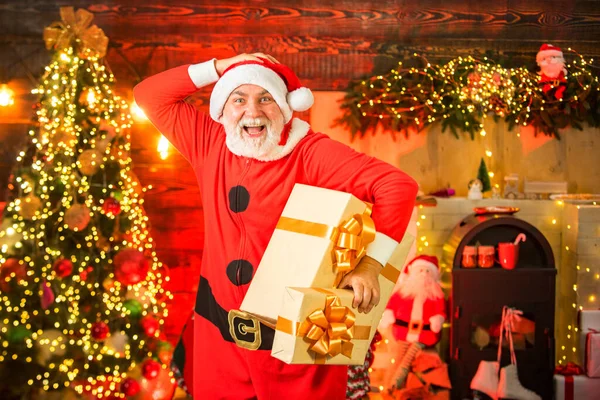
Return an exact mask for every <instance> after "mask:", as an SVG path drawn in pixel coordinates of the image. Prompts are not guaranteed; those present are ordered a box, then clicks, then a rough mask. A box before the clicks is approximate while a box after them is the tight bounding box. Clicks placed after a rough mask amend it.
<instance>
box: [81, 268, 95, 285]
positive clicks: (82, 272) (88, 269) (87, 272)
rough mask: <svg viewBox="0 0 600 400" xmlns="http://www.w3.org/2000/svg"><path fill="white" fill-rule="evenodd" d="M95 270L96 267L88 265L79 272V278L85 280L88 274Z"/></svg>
mask: <svg viewBox="0 0 600 400" xmlns="http://www.w3.org/2000/svg"><path fill="white" fill-rule="evenodd" d="M93 270H94V267H87V268H86V269H84V270H83V271H81V272H80V273H79V279H81V280H82V281H83V282H85V281H86V280H87V278H88V274H89V273H90V272H92V271H93Z"/></svg>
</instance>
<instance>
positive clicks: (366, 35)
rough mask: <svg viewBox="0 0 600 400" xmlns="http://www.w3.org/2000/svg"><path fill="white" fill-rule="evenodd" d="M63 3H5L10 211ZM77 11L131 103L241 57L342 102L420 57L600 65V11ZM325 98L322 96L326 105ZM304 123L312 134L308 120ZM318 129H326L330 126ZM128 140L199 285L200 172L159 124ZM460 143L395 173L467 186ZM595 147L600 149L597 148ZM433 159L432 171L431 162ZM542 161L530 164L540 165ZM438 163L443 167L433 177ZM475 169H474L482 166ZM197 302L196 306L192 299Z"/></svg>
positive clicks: (155, 208) (0, 38)
mask: <svg viewBox="0 0 600 400" xmlns="http://www.w3.org/2000/svg"><path fill="white" fill-rule="evenodd" d="M60 5H63V2H59V1H45V2H39V1H29V0H25V1H24V0H4V1H3V2H2V3H1V4H0V79H8V80H10V81H11V87H15V88H17V104H16V105H15V106H14V107H12V108H11V109H9V110H6V109H5V110H0V199H2V198H4V197H5V190H4V189H5V186H6V180H7V177H8V174H9V170H10V167H11V165H12V163H13V160H14V159H15V156H16V153H17V152H18V151H19V149H20V148H21V146H22V144H23V143H24V140H25V139H24V138H25V135H26V132H27V122H28V121H29V119H30V118H31V105H32V103H33V101H34V100H35V99H34V98H33V97H32V96H31V95H29V94H27V93H28V91H29V90H30V89H31V88H32V87H33V86H34V83H33V82H34V80H35V78H36V77H39V75H40V72H41V70H42V69H43V67H44V65H46V64H47V63H48V60H49V57H48V53H47V51H46V50H45V49H44V45H43V43H42V32H43V28H44V27H45V26H47V25H49V24H50V23H51V22H53V21H56V20H58V19H59V11H58V10H59V6H60ZM69 5H72V6H74V7H76V8H85V9H87V10H89V11H91V12H93V13H94V14H95V19H94V23H96V24H97V25H98V26H100V27H101V28H102V29H103V30H104V31H105V33H106V34H107V36H108V37H109V39H110V48H109V51H108V54H107V61H108V62H109V64H110V66H111V69H112V70H113V72H114V74H115V75H116V77H117V79H118V82H119V91H120V93H121V94H122V95H123V96H125V97H127V98H131V88H132V87H133V85H135V83H136V82H138V81H139V80H140V79H142V78H144V77H146V76H149V75H151V74H154V73H157V72H160V71H162V70H165V69H167V68H170V67H174V66H177V65H181V64H186V63H191V62H199V61H203V60H206V59H210V58H212V57H216V58H224V57H230V56H233V55H235V54H238V53H240V52H255V51H263V52H266V53H270V54H272V55H274V56H275V57H276V58H278V59H279V60H280V61H282V62H284V63H286V64H288V65H290V66H291V67H292V68H293V69H294V70H295V71H296V72H297V73H298V75H299V76H300V77H301V78H302V79H303V81H304V83H305V84H306V85H307V86H308V87H310V88H312V89H313V90H315V91H317V92H318V91H324V92H327V91H336V90H337V91H340V90H343V89H344V88H345V87H346V85H347V83H348V81H349V80H351V79H356V78H360V77H362V76H364V75H370V74H376V73H384V72H386V71H387V70H389V68H391V67H392V66H394V65H396V63H397V61H398V60H400V59H402V58H403V57H405V56H408V55H410V54H412V53H413V52H414V51H418V52H421V53H425V54H428V55H429V57H430V58H431V59H432V60H441V59H449V58H453V57H455V56H457V55H466V54H474V53H475V54H476V53H478V52H484V51H486V50H493V51H498V52H501V53H504V54H507V55H514V56H517V57H521V59H522V62H523V63H524V64H526V65H527V66H529V67H531V68H534V67H535V64H534V59H535V57H533V56H534V55H535V53H536V51H537V49H538V48H539V46H540V45H541V44H542V43H546V42H550V43H552V44H555V45H558V46H562V47H569V46H570V47H574V48H576V49H577V50H578V51H579V52H580V53H582V54H584V55H587V56H596V58H598V56H600V45H599V44H598V40H597V38H598V37H600V1H598V0H587V1H582V0H579V1H578V0H505V1H489V0H487V1H483V0H447V1H441V0H421V1H414V0H399V1H384V2H382V1H363V0H361V1H358V0H293V1H292V0H279V1H276V0H274V1H246V2H239V1H233V0H221V1H218V2H217V1H214V2H190V1H188V2H183V1H177V0H169V1H166V0H143V1H142V0H124V1H98V0H94V1H92V0H81V1H80V0H76V1H71V2H69ZM30 75H31V76H32V77H33V78H34V79H33V80H32V79H31V78H30ZM208 95H209V92H208V91H206V90H205V91H202V92H201V93H199V94H198V95H197V96H195V98H194V99H193V101H195V102H196V104H197V105H198V106H199V107H200V108H203V109H206V105H207V102H208V100H207V99H208ZM326 97H327V95H326V93H322V96H321V98H326ZM305 117H307V118H308V119H311V120H313V122H315V121H314V119H313V118H311V115H310V114H306V115H305ZM316 122H319V123H320V124H321V125H322V126H324V127H325V130H327V127H328V126H329V124H328V123H326V122H324V121H316ZM500 129H501V128H500ZM132 133H133V146H132V147H133V154H132V157H133V160H134V163H135V171H136V173H137V174H138V176H139V178H140V180H141V182H142V183H143V184H144V185H149V184H151V185H153V186H154V189H153V190H152V191H150V192H149V193H148V194H147V196H146V208H147V211H148V213H149V216H150V218H151V222H152V224H153V232H152V233H153V235H154V237H155V238H156V239H157V243H158V250H159V255H160V257H161V259H163V260H164V261H165V262H166V263H167V264H168V265H169V266H171V267H172V273H173V274H175V275H182V276H186V277H187V282H191V281H194V280H195V278H194V279H190V278H189V277H190V276H192V277H195V276H197V274H198V271H199V266H200V259H201V254H202V241H203V234H204V232H203V227H202V224H203V218H202V209H201V205H200V204H201V199H200V195H199V193H198V190H197V189H196V183H195V177H194V175H193V172H192V170H191V169H190V168H189V167H188V166H187V164H186V162H185V161H184V160H183V159H182V158H181V157H180V156H179V155H177V154H171V156H170V157H169V158H168V159H167V160H165V161H163V160H161V159H160V158H159V157H158V155H157V153H156V151H155V148H156V144H157V141H158V137H159V134H158V132H156V130H155V129H154V128H153V127H152V126H150V125H149V124H147V123H146V124H143V123H142V124H136V126H135V127H134V129H133V132H132ZM585 137H586V138H589V139H586V143H587V142H589V141H591V142H593V141H594V140H595V139H594V138H595V136H594V135H592V134H589V133H588V134H587V135H586V136H585ZM498 140H499V142H498V144H497V145H496V146H497V151H498V153H497V154H503V157H502V160H504V161H501V163H504V164H508V163H515V162H518V160H515V159H514V156H512V154H513V153H512V152H510V151H509V150H510V148H509V147H507V146H506V145H504V142H503V140H504V139H498ZM596 142H598V141H597V140H596ZM378 143H379V146H378ZM381 143H388V139H387V138H385V137H384V136H379V137H375V138H371V139H369V140H368V142H367V143H366V144H363V145H360V144H359V145H358V146H359V147H361V146H362V147H367V148H368V149H369V150H370V151H368V152H370V153H371V154H374V155H378V154H380V152H381V154H382V155H383V156H387V155H385V154H384V152H385V151H384V150H377V149H378V148H379V149H382V148H383V147H384V146H383V145H382V144H381ZM459 144H460V143H456V142H454V141H451V140H450V141H449V140H448V139H447V138H446V137H443V138H442V137H441V136H439V135H436V136H431V135H430V136H428V137H427V143H426V144H425V145H424V147H422V148H421V149H420V150H419V151H417V152H413V154H412V155H410V154H408V155H407V156H406V157H404V158H401V159H394V160H391V161H392V162H393V163H395V164H396V165H398V166H400V167H402V168H406V169H407V170H409V172H411V173H413V174H414V175H415V176H416V177H417V179H419V180H420V181H421V183H422V184H423V185H424V187H426V188H431V189H434V188H436V187H437V186H439V185H445V184H446V183H447V181H448V179H447V177H448V176H456V177H460V179H463V178H464V177H463V175H464V172H463V171H462V169H464V163H462V162H458V160H457V159H456V157H454V155H455V154H456V151H457V150H460V149H462V150H464V149H469V148H471V147H462V146H460V147H457V146H458V145H459ZM592 144H593V143H592ZM587 145H588V147H587V148H588V149H589V148H590V147H589V143H587ZM392 146H395V144H392ZM560 146H561V147H560V151H559V152H558V153H560V154H558V155H557V161H556V162H557V163H558V164H560V163H563V164H564V163H567V162H568V163H574V164H575V163H577V161H576V159H577V152H578V151H580V150H581V151H583V148H582V147H575V148H574V150H573V149H572V148H571V147H570V146H569V147H568V148H567V145H566V144H564V142H563V144H561V145H560ZM477 148H478V147H477ZM592 148H595V149H596V150H597V149H598V145H597V144H596V147H593V146H592ZM431 149H437V150H436V151H435V152H432V151H431ZM440 149H441V150H440ZM440 151H442V152H441V153H440ZM567 153H568V154H567ZM419 154H421V155H419ZM436 154H438V155H436ZM443 154H446V156H443ZM561 154H562V155H561ZM569 154H570V155H569ZM567 155H569V157H567ZM425 157H430V159H429V160H427V161H426V162H425V161H422V160H424V159H425ZM543 157H545V155H542V156H541V157H540V159H536V160H531V162H532V163H535V162H541V161H542V159H543ZM435 159H437V161H438V165H437V166H436V167H432V166H431V165H430V164H431V162H433V161H435ZM411 160H413V161H415V162H417V161H419V160H421V161H422V162H420V164H418V163H416V164H415V162H413V161H411ZM442 160H445V161H444V163H443V165H442V163H441V161H442ZM446 161H447V163H446ZM470 161H472V160H470ZM470 161H469V165H470V164H474V163H475V162H470ZM528 162H529V161H528ZM504 164H503V165H500V166H496V169H497V170H498V171H505V170H506V171H507V172H508V170H509V169H510V168H509V167H508V165H504ZM415 165H416V166H415ZM563 167H564V165H563ZM567 169H568V168H567ZM598 169H599V170H600V168H598ZM572 170H573V171H574V170H575V169H572ZM584 171H585V170H583V169H582V168H581V167H580V168H579V169H578V170H577V172H576V173H569V174H568V175H569V176H568V178H569V179H570V180H574V181H577V180H578V178H579V177H578V174H581V175H582V177H581V178H582V179H584V180H585V182H586V185H585V186H586V188H587V187H588V186H589V187H591V190H596V191H598V190H600V187H598V184H589V185H588V183H589V182H592V181H593V179H594V177H592V178H589V177H587V178H586V177H583V174H585V172H584ZM594 185H595V186H594ZM455 186H456V185H455ZM184 281H186V280H184ZM177 285H178V284H177V283H176V282H174V289H175V290H176V291H180V292H182V296H183V292H185V293H188V292H189V290H190V289H189V287H187V288H186V287H183V286H182V287H177ZM188 294H189V293H188ZM188 297H189V298H190V299H187V300H186V301H187V302H188V303H189V304H191V301H192V300H191V297H192V296H188ZM186 304H187V303H186Z"/></svg>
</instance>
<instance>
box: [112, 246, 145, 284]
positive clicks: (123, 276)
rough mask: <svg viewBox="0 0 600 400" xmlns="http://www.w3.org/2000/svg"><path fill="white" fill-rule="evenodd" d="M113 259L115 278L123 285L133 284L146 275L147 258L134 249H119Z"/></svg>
mask: <svg viewBox="0 0 600 400" xmlns="http://www.w3.org/2000/svg"><path fill="white" fill-rule="evenodd" d="M114 261H115V278H117V280H118V281H119V282H121V283H122V284H123V285H135V284H136V283H138V282H140V281H142V280H144V279H146V275H148V260H147V259H146V257H144V254H142V253H141V252H140V251H138V250H136V249H124V250H121V251H120V252H119V254H117V255H116V256H115V260H114Z"/></svg>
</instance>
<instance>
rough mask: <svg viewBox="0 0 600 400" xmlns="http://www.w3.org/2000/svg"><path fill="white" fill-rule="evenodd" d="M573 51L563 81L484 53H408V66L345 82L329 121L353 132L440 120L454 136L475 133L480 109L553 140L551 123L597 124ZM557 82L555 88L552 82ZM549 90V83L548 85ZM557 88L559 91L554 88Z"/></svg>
mask: <svg viewBox="0 0 600 400" xmlns="http://www.w3.org/2000/svg"><path fill="white" fill-rule="evenodd" d="M569 51H570V52H571V53H572V54H574V57H573V59H572V61H571V62H570V63H569V64H568V65H567V66H566V67H567V70H568V71H569V73H568V74H567V76H566V80H565V81H564V82H562V81H561V82H555V83H554V84H553V85H554V86H550V87H549V88H548V83H544V82H542V81H541V78H540V76H538V75H537V74H534V73H531V72H530V71H528V70H527V69H526V68H523V67H520V68H503V67H502V66H501V65H498V64H496V63H495V62H493V61H492V60H491V59H490V58H488V57H484V58H483V59H482V60H478V59H476V58H474V57H471V56H468V57H458V58H456V59H454V60H452V61H450V62H448V63H446V64H444V65H433V64H431V63H429V62H428V61H427V60H426V59H425V58H423V57H419V56H417V54H415V55H414V56H415V57H414V59H411V60H409V61H408V64H410V65H411V66H405V65H404V64H403V62H399V63H398V68H396V69H392V70H391V71H390V72H389V73H388V74H387V75H378V76H373V77H370V78H367V79H364V80H361V81H357V82H351V83H350V85H349V87H348V89H347V93H346V96H345V97H344V100H343V102H342V105H341V109H342V113H343V114H342V116H341V117H340V118H339V119H337V120H336V124H338V125H342V126H345V127H346V128H348V129H349V130H350V132H351V134H352V137H353V138H354V137H355V136H356V135H357V134H359V135H360V136H361V137H363V136H364V135H365V134H366V133H367V132H369V131H373V132H375V129H376V128H377V127H378V126H382V127H383V128H384V129H385V130H386V131H390V132H391V133H392V134H395V133H396V132H399V133H402V134H404V135H405V136H406V137H408V135H409V132H410V131H413V132H419V131H421V130H423V129H425V128H426V127H427V126H429V125H431V124H434V123H437V122H441V124H442V132H444V131H445V130H446V129H448V128H449V129H450V130H451V131H452V133H453V134H454V136H456V137H457V138H459V137H460V135H459V133H460V132H465V133H468V134H469V136H470V137H471V139H474V137H475V134H476V133H479V132H482V130H483V121H484V119H485V118H487V117H488V116H491V117H493V118H495V119H499V118H504V119H505V120H506V122H507V123H508V129H509V130H512V129H514V128H515V127H516V126H519V125H521V126H527V125H531V126H533V127H535V129H536V133H537V132H539V133H543V134H545V135H548V136H553V137H555V138H557V139H560V135H559V129H562V128H565V127H567V126H572V127H575V128H577V129H580V130H581V129H583V124H584V123H587V124H588V125H589V126H592V127H598V126H600V84H599V82H598V76H597V75H595V74H594V73H593V72H592V62H593V60H591V61H587V60H585V59H584V58H583V57H582V56H581V55H579V54H577V53H576V52H575V51H573V50H571V49H569ZM559 86H560V90H558V89H559ZM548 89H550V90H548ZM557 93H559V94H560V95H557Z"/></svg>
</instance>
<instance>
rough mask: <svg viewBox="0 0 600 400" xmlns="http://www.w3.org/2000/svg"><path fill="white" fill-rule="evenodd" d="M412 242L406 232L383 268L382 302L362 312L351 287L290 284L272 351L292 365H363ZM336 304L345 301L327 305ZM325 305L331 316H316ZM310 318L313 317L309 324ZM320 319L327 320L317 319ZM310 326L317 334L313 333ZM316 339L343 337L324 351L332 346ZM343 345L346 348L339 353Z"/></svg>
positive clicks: (381, 283) (286, 291) (272, 353)
mask: <svg viewBox="0 0 600 400" xmlns="http://www.w3.org/2000/svg"><path fill="white" fill-rule="evenodd" d="M412 243H413V237H412V236H410V235H405V238H404V239H403V240H402V242H401V243H400V244H399V245H398V247H397V248H396V250H395V251H394V253H393V254H392V256H391V258H390V261H389V263H387V264H386V266H385V267H384V268H383V269H382V270H381V273H380V274H379V277H378V281H379V287H380V292H381V301H380V302H379V304H378V305H376V306H375V307H374V308H373V309H372V310H371V311H370V312H369V313H367V314H362V313H358V312H357V310H356V309H355V308H352V302H353V299H354V295H353V293H352V291H351V290H348V289H324V288H294V287H288V288H285V290H284V296H283V304H282V305H281V309H280V313H279V317H278V321H277V326H276V330H275V338H274V340H273V350H272V351H271V355H272V356H273V357H275V358H278V359H280V360H282V361H284V362H286V363H289V364H314V363H324V364H344V365H361V364H362V363H363V362H364V359H365V356H366V353H367V349H368V348H369V345H370V343H371V340H372V339H373V336H374V335H375V332H376V328H377V325H378V324H379V321H380V320H381V316H382V315H383V311H384V310H385V306H386V304H387V301H388V300H389V298H390V296H391V293H392V290H393V289H394V285H395V284H396V281H397V280H398V278H399V276H400V268H398V267H395V265H403V263H404V260H405V259H406V255H407V254H408V251H409V250H410V247H411V245H412ZM328 296H336V297H337V299H338V300H335V301H333V300H331V297H328ZM334 303H335V305H336V307H337V306H338V304H340V305H339V306H340V307H342V308H329V309H328V308H327V305H328V304H334ZM322 310H323V313H324V314H325V316H327V315H328V314H329V316H331V318H330V317H327V318H326V320H327V322H325V319H320V317H317V316H320V315H321V311H322ZM342 310H345V311H342ZM338 313H339V314H338ZM340 315H342V317H340ZM307 321H309V322H310V324H311V325H310V326H309V325H308V324H309V322H307ZM317 321H323V322H321V323H320V324H317V323H316V322H317ZM351 321H352V322H353V324H351V323H350V322H351ZM326 324H329V325H327V327H328V328H327V332H328V335H327V336H324V333H321V331H320V330H318V329H317V327H318V328H321V329H323V330H325V328H324V327H325V326H326ZM315 326H316V327H315ZM344 326H345V327H346V328H344ZM329 328H331V334H330V333H329ZM311 329H312V330H313V331H312V333H308V332H310V330H311ZM344 329H346V330H344ZM348 329H349V330H348ZM348 337H351V339H348ZM316 338H318V340H321V341H324V343H332V342H331V341H330V339H331V338H334V339H340V341H339V343H340V345H338V344H337V343H338V342H337V341H334V342H333V343H334V346H333V348H334V351H332V352H329V351H328V352H323V349H330V348H332V346H331V345H329V346H326V345H325V344H316V345H315V342H314V340H315V339H316ZM328 340H329V342H328ZM339 346H341V350H342V352H341V353H338V349H340V347H339ZM349 349H351V350H352V351H351V352H350V351H349Z"/></svg>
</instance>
